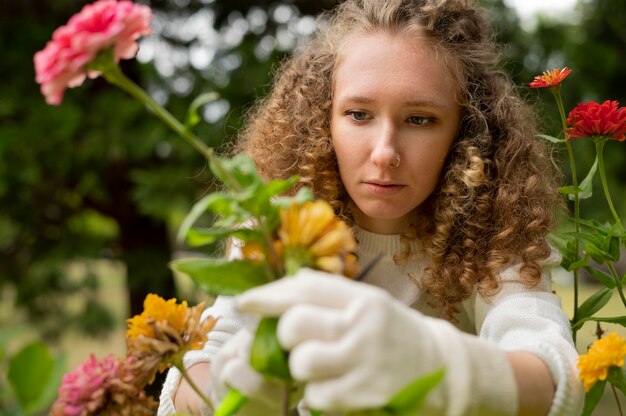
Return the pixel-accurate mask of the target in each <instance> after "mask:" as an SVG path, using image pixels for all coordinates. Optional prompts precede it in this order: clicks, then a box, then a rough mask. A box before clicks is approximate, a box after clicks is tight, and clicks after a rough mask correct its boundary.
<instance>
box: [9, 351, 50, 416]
mask: <svg viewBox="0 0 626 416" xmlns="http://www.w3.org/2000/svg"><path fill="white" fill-rule="evenodd" d="M54 369H55V361H54V359H53V358H52V356H51V355H50V352H49V351H48V348H47V347H46V346H45V345H44V343H43V342H41V341H34V342H31V343H30V344H28V345H26V346H25V347H23V348H22V349H21V350H20V351H18V352H17V354H15V355H14V356H13V357H11V359H10V360H9V369H8V373H7V378H8V380H9V383H10V384H11V387H13V390H14V391H15V395H16V396H17V399H18V401H19V403H20V406H21V407H22V409H24V410H25V411H27V412H29V411H34V410H36V408H37V406H38V405H40V403H41V400H42V397H43V395H44V392H46V390H47V386H48V384H49V383H51V382H52V381H53V380H52V378H53V374H54Z"/></svg>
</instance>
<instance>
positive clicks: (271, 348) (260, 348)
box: [250, 317, 292, 381]
mask: <svg viewBox="0 0 626 416" xmlns="http://www.w3.org/2000/svg"><path fill="white" fill-rule="evenodd" d="M277 327H278V318H274V317H270V318H262V319H261V321H260V322H259V326H258V328H257V331H256V334H255V336H254V340H253V341H252V351H251V352H250V365H251V366H252V368H254V369H255V370H256V371H258V372H259V373H261V374H265V375H267V376H270V377H276V378H279V379H281V380H287V381H290V380H292V378H291V374H290V373H289V365H288V355H287V352H286V351H284V350H283V349H282V347H281V346H280V343H279V342H278V338H277V336H276V328H277Z"/></svg>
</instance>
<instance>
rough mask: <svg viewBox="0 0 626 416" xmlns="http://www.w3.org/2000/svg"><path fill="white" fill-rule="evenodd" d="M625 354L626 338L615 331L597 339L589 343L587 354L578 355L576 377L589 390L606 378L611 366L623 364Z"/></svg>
mask: <svg viewBox="0 0 626 416" xmlns="http://www.w3.org/2000/svg"><path fill="white" fill-rule="evenodd" d="M625 356H626V340H625V339H624V337H620V336H619V335H617V333H616V332H611V333H610V334H609V335H607V336H605V337H604V338H601V339H599V340H597V341H596V342H594V343H593V345H591V348H589V351H587V354H583V355H581V356H580V357H578V369H579V370H580V373H579V375H578V377H579V378H580V379H581V380H582V381H583V383H584V385H585V391H589V390H590V389H591V387H593V385H594V384H595V383H596V381H598V380H606V377H607V375H608V373H609V369H610V368H611V367H621V366H623V365H624V357H625Z"/></svg>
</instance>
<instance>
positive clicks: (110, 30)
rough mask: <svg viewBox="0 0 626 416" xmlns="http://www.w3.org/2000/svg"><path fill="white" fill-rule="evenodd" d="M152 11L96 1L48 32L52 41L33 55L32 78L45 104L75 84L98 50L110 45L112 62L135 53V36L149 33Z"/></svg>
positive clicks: (110, 0) (92, 75) (113, 0)
mask: <svg viewBox="0 0 626 416" xmlns="http://www.w3.org/2000/svg"><path fill="white" fill-rule="evenodd" d="M151 17H152V11H151V10H150V8H149V7H148V6H143V5H140V4H134V3H132V2H130V1H127V0H122V1H117V0H99V1H96V2H95V3H93V4H88V5H86V6H85V7H84V8H83V9H82V10H81V11H80V12H79V13H77V14H75V15H74V16H73V17H72V18H71V19H70V20H69V21H68V22H67V24H66V25H65V26H61V27H59V28H58V29H57V30H55V31H54V33H53V34H52V40H51V41H49V42H48V43H47V44H46V47H45V48H44V49H43V50H41V51H39V52H37V53H36V54H35V58H34V60H35V72H36V80H37V82H38V83H39V84H41V92H42V94H43V95H44V96H45V97H46V101H47V102H48V104H53V105H59V104H60V103H61V100H62V99H63V92H64V91H65V89H66V88H68V87H69V88H72V87H77V86H79V85H81V84H82V83H83V81H84V80H85V77H87V76H89V77H90V78H95V77H97V76H98V75H99V74H98V73H95V72H93V71H90V72H87V70H86V66H87V64H89V63H90V62H91V61H92V60H93V59H94V58H95V57H96V56H97V55H98V54H99V53H100V52H103V51H105V50H108V49H111V48H113V57H114V59H115V62H118V61H119V60H120V59H130V58H132V57H134V56H135V54H136V53H137V49H138V48H139V46H138V45H137V39H138V38H139V37H141V36H143V35H147V34H149V33H150V19H151Z"/></svg>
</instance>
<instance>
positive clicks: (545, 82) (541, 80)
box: [530, 67, 572, 88]
mask: <svg viewBox="0 0 626 416" xmlns="http://www.w3.org/2000/svg"><path fill="white" fill-rule="evenodd" d="M570 72H572V70H571V69H568V68H567V67H565V68H562V69H558V68H555V69H553V70H552V71H545V72H544V73H543V74H542V75H537V76H536V77H535V79H534V80H533V82H531V83H530V88H546V87H556V86H557V85H559V84H560V83H561V81H563V80H564V79H565V78H566V77H567V76H568V75H569V74H570Z"/></svg>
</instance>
